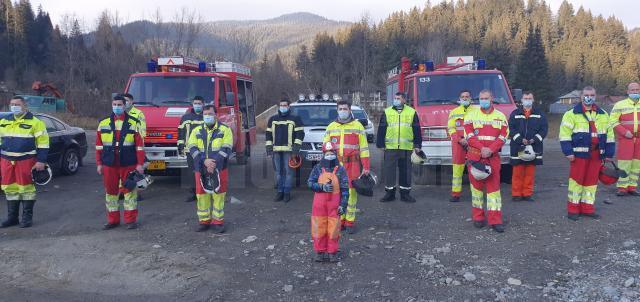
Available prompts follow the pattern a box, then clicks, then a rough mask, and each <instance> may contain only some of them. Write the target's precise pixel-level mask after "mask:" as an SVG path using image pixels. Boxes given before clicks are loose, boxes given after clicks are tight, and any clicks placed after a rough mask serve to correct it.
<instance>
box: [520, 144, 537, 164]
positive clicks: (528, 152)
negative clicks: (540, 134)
mask: <svg viewBox="0 0 640 302" xmlns="http://www.w3.org/2000/svg"><path fill="white" fill-rule="evenodd" d="M518 157H519V158H520V159H521V160H522V161H532V160H534V159H536V152H534V151H533V146H531V145H526V146H525V147H524V150H522V151H520V152H518Z"/></svg>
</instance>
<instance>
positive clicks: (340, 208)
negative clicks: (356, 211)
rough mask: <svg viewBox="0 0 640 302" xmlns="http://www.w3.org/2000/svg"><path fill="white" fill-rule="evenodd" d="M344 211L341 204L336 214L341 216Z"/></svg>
mask: <svg viewBox="0 0 640 302" xmlns="http://www.w3.org/2000/svg"><path fill="white" fill-rule="evenodd" d="M344 213H346V211H345V210H344V207H343V206H339V207H338V215H340V216H342V215H344Z"/></svg>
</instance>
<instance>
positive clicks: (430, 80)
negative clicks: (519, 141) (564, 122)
mask: <svg viewBox="0 0 640 302" xmlns="http://www.w3.org/2000/svg"><path fill="white" fill-rule="evenodd" d="M483 89H489V90H491V91H492V92H493V95H494V103H495V104H494V105H495V106H496V108H497V109H498V110H500V111H502V113H504V114H505V115H506V116H507V118H508V117H509V115H510V114H511V112H512V111H513V110H515V109H516V104H515V102H514V95H515V97H516V98H519V97H520V96H521V94H522V90H520V89H514V90H513V94H512V91H510V90H509V86H508V84H507V80H506V78H505V77H504V75H503V74H502V72H501V71H499V70H496V69H493V70H487V69H485V61H484V60H477V61H474V59H473V57H470V56H463V57H449V58H447V62H446V63H444V64H440V65H437V66H436V65H434V63H433V61H421V62H413V63H412V62H411V61H410V60H409V59H408V58H402V61H401V64H400V66H399V67H396V68H394V69H392V70H391V71H389V73H388V79H387V103H388V105H389V106H390V105H391V101H392V100H393V96H394V95H395V93H396V92H398V91H402V92H405V93H406V95H407V103H408V104H410V105H411V106H412V107H413V108H414V109H416V111H417V112H418V116H419V117H420V123H421V125H420V126H421V127H422V139H423V142H422V150H423V151H424V152H425V153H426V155H427V160H426V165H425V166H421V167H417V168H416V169H417V170H418V171H417V174H418V177H417V178H416V182H417V183H419V184H443V183H446V182H450V181H451V177H450V175H451V165H452V162H451V160H452V155H451V138H450V137H449V135H448V133H447V121H448V118H449V112H451V110H453V109H454V108H455V107H456V106H457V101H458V97H459V94H460V91H462V90H469V91H470V92H471V95H472V97H473V103H474V104H476V105H477V103H478V94H479V93H480V91H481V90H483ZM509 150H510V149H509V144H508V143H507V144H505V145H504V147H503V148H502V150H501V151H500V157H501V159H502V164H503V166H502V169H501V170H502V171H501V173H502V177H501V178H502V180H503V181H504V182H510V181H511V166H510V165H509V156H510V155H509Z"/></svg>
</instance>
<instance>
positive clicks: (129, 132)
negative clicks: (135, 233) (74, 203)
mask: <svg viewBox="0 0 640 302" xmlns="http://www.w3.org/2000/svg"><path fill="white" fill-rule="evenodd" d="M111 109H112V113H111V114H110V115H109V116H108V117H106V118H104V119H102V120H100V122H99V124H98V131H97V135H96V166H97V167H96V171H97V172H98V174H99V175H102V180H103V183H104V189H105V192H106V195H105V203H106V208H107V224H105V225H104V228H103V229H105V230H109V229H113V228H115V227H117V226H118V225H120V205H119V204H118V188H119V185H120V184H121V183H122V184H124V182H125V180H126V179H127V176H128V175H129V173H130V172H132V171H134V170H135V171H138V173H140V174H144V167H143V165H144V147H143V141H142V135H141V134H140V132H139V129H140V128H139V126H138V123H139V121H138V119H136V118H135V117H132V116H130V115H129V114H128V113H127V112H126V110H125V97H124V96H122V95H117V96H115V97H114V98H113V101H111ZM123 190H124V201H123V206H124V223H126V224H127V228H128V229H135V228H137V227H138V223H137V219H138V202H137V190H136V189H135V188H134V189H133V190H129V189H127V188H124V189H123Z"/></svg>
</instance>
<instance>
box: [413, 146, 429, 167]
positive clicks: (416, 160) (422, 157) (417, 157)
mask: <svg viewBox="0 0 640 302" xmlns="http://www.w3.org/2000/svg"><path fill="white" fill-rule="evenodd" d="M426 162H427V155H426V154H424V151H422V150H420V151H419V152H417V153H416V152H412V153H411V163H412V164H414V165H424V164H425V163H426Z"/></svg>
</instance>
